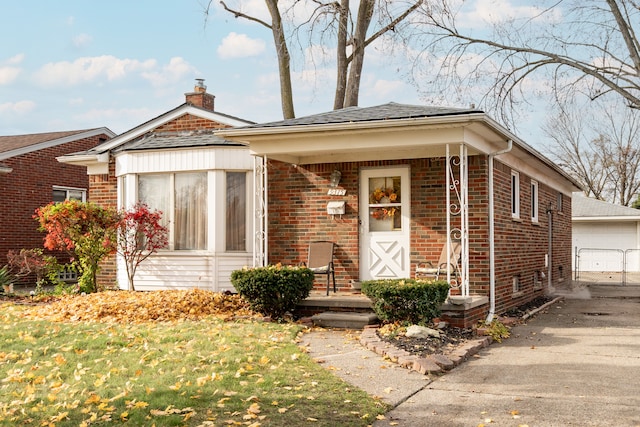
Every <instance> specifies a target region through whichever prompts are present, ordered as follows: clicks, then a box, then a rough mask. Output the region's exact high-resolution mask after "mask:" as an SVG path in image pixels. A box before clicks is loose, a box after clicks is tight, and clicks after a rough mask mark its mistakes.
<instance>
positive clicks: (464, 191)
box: [445, 144, 469, 296]
mask: <svg viewBox="0 0 640 427" xmlns="http://www.w3.org/2000/svg"><path fill="white" fill-rule="evenodd" d="M446 156H447V166H446V171H445V173H446V186H447V191H446V199H447V212H446V213H447V242H446V244H447V254H448V256H447V259H451V257H452V256H453V253H452V252H453V248H452V245H451V240H460V245H461V248H462V251H461V260H460V263H461V266H460V283H457V286H459V287H460V293H461V295H462V296H468V295H469V234H468V229H469V210H468V198H469V192H468V185H467V182H468V171H467V168H468V157H467V156H468V153H467V147H466V145H464V144H460V149H459V153H458V154H457V155H451V152H450V147H449V144H447V145H446ZM456 169H457V170H456ZM452 194H453V196H454V199H453V200H451V196H452ZM454 222H455V223H454ZM447 281H449V282H451V272H450V271H447Z"/></svg>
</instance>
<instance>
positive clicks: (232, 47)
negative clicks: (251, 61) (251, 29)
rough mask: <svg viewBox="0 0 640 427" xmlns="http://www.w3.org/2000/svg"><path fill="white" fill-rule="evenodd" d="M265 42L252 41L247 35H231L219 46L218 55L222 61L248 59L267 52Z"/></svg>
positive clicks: (259, 40) (233, 33) (232, 33)
mask: <svg viewBox="0 0 640 427" xmlns="http://www.w3.org/2000/svg"><path fill="white" fill-rule="evenodd" d="M265 45H266V44H265V42H264V40H261V39H252V38H250V37H249V36H247V35H246V34H237V33H235V32H231V33H229V35H228V36H227V37H225V38H224V39H222V44H220V46H218V55H219V56H220V58H222V59H230V58H247V57H250V56H257V55H260V54H261V53H262V52H264V50H265Z"/></svg>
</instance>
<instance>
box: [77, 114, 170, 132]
mask: <svg viewBox="0 0 640 427" xmlns="http://www.w3.org/2000/svg"><path fill="white" fill-rule="evenodd" d="M160 113H161V111H155V110H152V109H150V108H119V109H118V108H108V109H103V110H101V109H97V108H94V109H91V110H87V111H83V112H82V113H81V114H74V115H73V116H72V119H73V121H74V122H77V123H83V126H105V124H106V126H107V127H108V128H109V129H111V130H113V131H114V132H116V133H121V132H125V131H127V130H129V129H131V128H133V127H134V126H137V125H139V124H140V123H144V122H146V121H147V120H149V118H150V117H155V116H157V115H158V114H160Z"/></svg>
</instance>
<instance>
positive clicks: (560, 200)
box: [557, 193, 564, 212]
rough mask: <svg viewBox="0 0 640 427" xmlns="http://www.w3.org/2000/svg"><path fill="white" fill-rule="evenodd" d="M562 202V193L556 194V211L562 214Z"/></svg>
mask: <svg viewBox="0 0 640 427" xmlns="http://www.w3.org/2000/svg"><path fill="white" fill-rule="evenodd" d="M563 202H564V198H563V197H562V193H558V202H557V204H558V207H557V210H558V212H562V203H563Z"/></svg>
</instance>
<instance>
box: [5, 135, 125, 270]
mask: <svg viewBox="0 0 640 427" xmlns="http://www.w3.org/2000/svg"><path fill="white" fill-rule="evenodd" d="M114 136H115V133H113V132H111V131H110V130H109V129H107V128H96V129H85V130H73V131H66V132H48V133H39V134H30V135H13V136H0V191H1V192H2V194H3V203H2V207H0V265H3V264H5V263H6V262H7V253H8V252H9V251H11V250H15V251H19V250H20V249H34V248H42V247H43V237H44V235H43V233H42V232H40V231H38V225H37V223H36V221H35V220H34V219H33V214H34V213H35V210H36V209H37V208H38V207H40V206H45V205H47V204H48V203H50V202H52V201H63V200H65V199H69V198H75V199H80V200H86V199H87V191H88V189H89V179H88V177H87V174H86V171H85V169H84V168H82V167H78V166H73V165H66V164H61V163H58V162H57V161H56V158H57V157H60V156H62V155H64V154H68V153H71V152H74V151H79V150H88V149H90V148H92V147H95V146H96V145H98V144H101V143H103V142H105V141H107V140H108V139H110V138H112V137H114Z"/></svg>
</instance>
